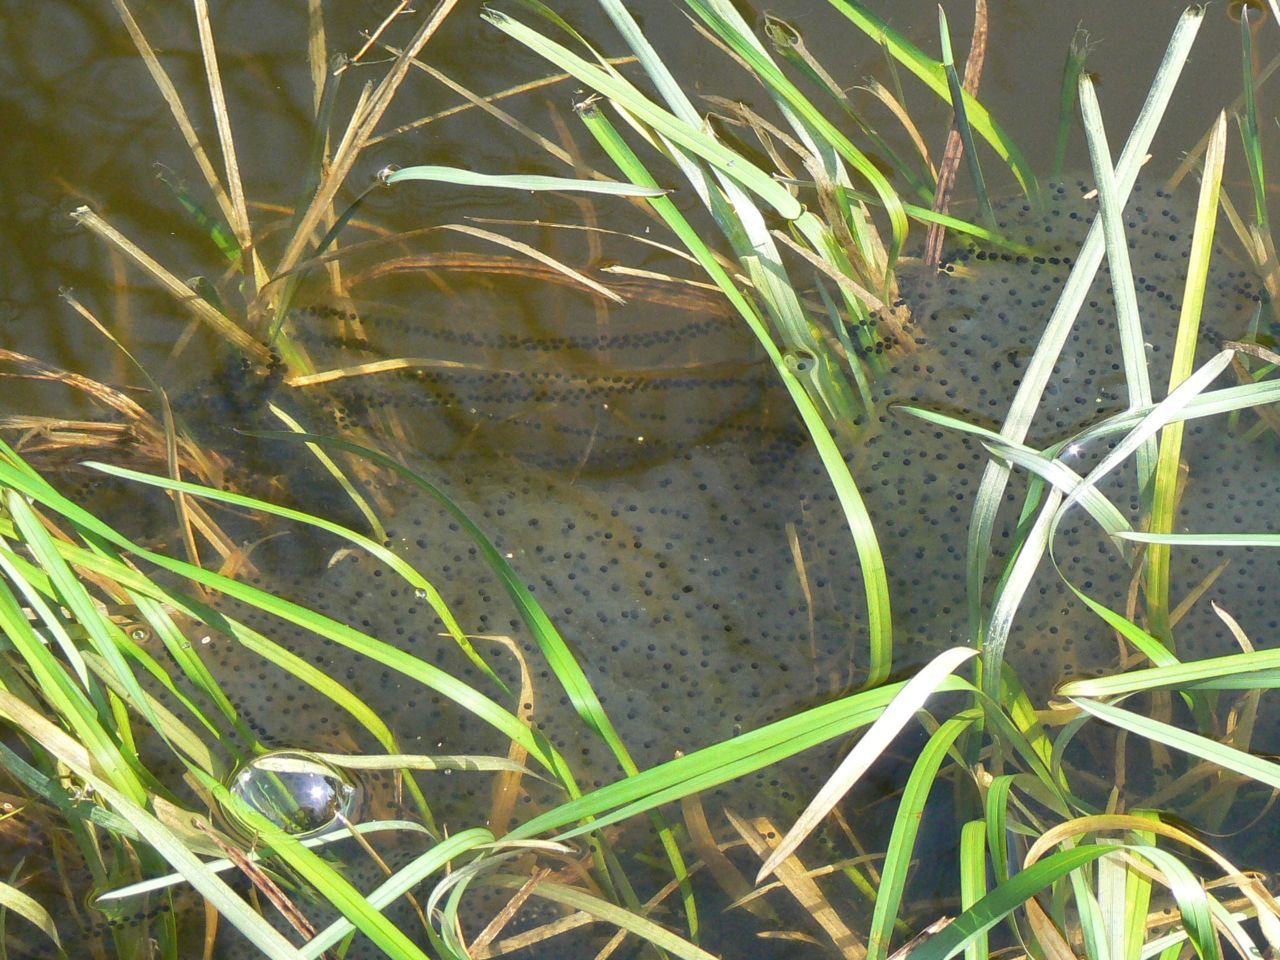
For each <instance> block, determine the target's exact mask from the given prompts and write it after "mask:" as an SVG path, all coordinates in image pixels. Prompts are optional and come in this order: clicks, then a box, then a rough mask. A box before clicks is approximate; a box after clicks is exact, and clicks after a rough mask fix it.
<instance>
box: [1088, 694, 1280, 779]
mask: <svg viewBox="0 0 1280 960" xmlns="http://www.w3.org/2000/svg"><path fill="white" fill-rule="evenodd" d="M1071 702H1072V703H1074V704H1075V705H1076V706H1078V707H1079V708H1080V709H1081V710H1084V711H1085V712H1086V713H1089V714H1091V715H1092V716H1095V717H1097V718H1098V719H1100V720H1104V721H1106V722H1107V723H1110V724H1112V725H1114V726H1117V727H1120V728H1121V729H1123V730H1128V731H1129V732H1130V733H1134V734H1137V735H1138V736H1140V737H1145V738H1146V739H1148V740H1154V741H1156V742H1157V743H1163V744H1164V745H1165V746H1167V747H1172V748H1173V749H1175V750H1181V751H1182V752H1183V753H1187V754H1190V755H1191V756H1193V757H1199V758H1200V759H1201V760H1207V761H1208V762H1209V763H1216V764H1217V765H1218V766H1220V767H1223V768H1224V769H1227V770H1232V771H1234V772H1235V773H1238V774H1240V775H1241V776H1244V777H1249V778H1250V779H1252V780H1256V781H1258V782H1259V783H1262V784H1265V785H1267V786H1269V787H1272V788H1274V789H1278V790H1280V764H1276V763H1272V762H1271V761H1270V760H1265V759H1263V758H1262V757H1257V756H1254V755H1252V754H1249V753H1245V752H1243V751H1242V750H1237V749H1235V748H1234V747H1229V746H1227V745H1226V744H1222V743H1218V742H1217V741H1216V740H1211V739H1209V738H1208V737H1202V736H1201V735H1200V734H1198V733H1190V732H1189V731H1186V730H1182V729H1180V728H1178V727H1175V726H1173V725H1172V724H1168V723H1164V722H1163V721H1160V720H1153V719H1151V718H1150V717H1144V716H1142V715H1141V714H1139V713H1134V712H1132V711H1131V710H1122V709H1120V708H1119V707H1113V706H1111V705H1110V704H1107V703H1102V702H1100V701H1097V700H1092V699H1089V698H1087V697H1072V698H1071Z"/></svg>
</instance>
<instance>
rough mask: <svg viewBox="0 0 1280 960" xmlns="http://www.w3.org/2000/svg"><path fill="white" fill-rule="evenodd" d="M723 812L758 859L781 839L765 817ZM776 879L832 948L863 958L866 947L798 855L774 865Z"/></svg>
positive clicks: (851, 959)
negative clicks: (821, 932)
mask: <svg viewBox="0 0 1280 960" xmlns="http://www.w3.org/2000/svg"><path fill="white" fill-rule="evenodd" d="M725 816H727V817H728V818H729V822H730V823H731V824H733V828H734V829H735V830H737V831H738V834H739V835H740V836H741V837H742V839H743V840H745V841H746V842H747V846H749V847H750V848H751V849H752V851H753V852H754V853H755V854H756V856H758V857H759V858H760V859H761V860H763V861H767V860H768V859H769V858H770V856H771V855H772V854H773V852H774V850H775V849H776V848H777V846H778V844H779V843H780V842H781V840H782V834H781V833H780V832H779V831H778V830H777V828H776V827H774V825H773V824H772V823H770V822H769V820H768V819H767V818H765V817H756V818H755V819H753V820H746V819H744V818H742V817H740V816H739V815H738V814H736V813H734V812H733V811H732V810H725ZM774 873H775V874H776V876H777V878H778V880H779V881H781V883H782V885H783V886H784V887H786V889H787V892H788V893H790V894H791V895H792V896H793V897H794V898H795V900H796V902H797V903H798V904H800V906H801V907H803V908H804V909H805V910H806V911H807V912H808V913H809V915H810V916H812V917H813V920H814V922H815V923H816V924H817V925H818V926H819V927H821V928H822V930H823V932H825V933H826V935H827V936H828V937H830V938H831V942H832V943H834V944H835V945H836V949H838V950H839V951H840V954H841V955H842V956H843V957H844V958H845V960H864V958H865V957H866V955H867V947H866V944H864V943H863V942H862V941H861V940H859V939H858V938H857V936H855V935H854V932H853V931H852V930H850V929H849V927H848V926H847V925H846V924H845V922H844V921H843V920H842V919H841V918H840V915H839V914H838V913H837V912H836V909H835V907H833V906H832V905H831V902H830V901H829V900H828V899H827V898H826V896H825V895H824V894H823V892H822V890H821V888H819V887H818V885H817V884H816V883H815V882H814V881H813V878H812V877H811V876H809V871H808V870H807V869H806V868H805V866H804V864H803V863H801V862H800V859H799V858H798V857H797V856H795V854H792V855H791V856H789V857H787V858H786V859H784V860H783V861H782V862H781V863H779V864H778V865H777V867H776V868H775V870H774Z"/></svg>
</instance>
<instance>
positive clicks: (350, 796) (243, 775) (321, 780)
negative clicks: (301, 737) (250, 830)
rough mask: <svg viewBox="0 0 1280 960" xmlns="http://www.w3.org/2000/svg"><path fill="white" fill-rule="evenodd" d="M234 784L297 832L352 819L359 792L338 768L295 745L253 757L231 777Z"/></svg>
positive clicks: (256, 807)
mask: <svg viewBox="0 0 1280 960" xmlns="http://www.w3.org/2000/svg"><path fill="white" fill-rule="evenodd" d="M230 789H231V793H232V794H233V795H234V796H235V797H237V798H239V799H240V800H242V801H244V803H245V804H246V805H248V807H249V808H250V809H251V810H253V811H254V812H255V813H258V814H261V815H262V816H264V817H266V818H267V819H268V820H270V821H271V822H272V823H273V824H275V825H276V826H277V827H279V828H281V829H282V830H284V831H285V832H287V833H289V834H292V835H293V836H296V837H304V836H310V835H312V834H316V833H320V832H322V831H324V830H327V829H329V828H330V827H332V826H333V825H334V824H335V823H336V822H337V821H338V820H339V818H341V819H344V820H350V819H351V818H352V813H353V811H354V809H355V807H356V802H357V800H358V797H359V791H358V789H357V788H356V785H355V784H354V783H352V782H351V781H350V780H349V779H347V777H346V776H344V775H343V774H342V773H341V772H339V771H338V770H336V769H335V768H334V767H332V766H330V765H329V764H327V763H325V762H324V761H323V760H320V759H319V758H318V757H316V756H314V755H312V754H308V753H301V752H296V751H291V750H277V751H273V752H271V753H264V754H262V755H261V756H260V757H256V758H255V759H253V760H251V761H250V762H249V763H248V764H246V765H245V766H244V767H242V768H241V769H240V770H239V771H238V772H237V773H236V774H235V775H234V776H233V777H232V779H231V785H230ZM230 812H231V815H232V816H233V817H236V814H235V811H234V810H233V811H230ZM236 819H239V818H238V817H237V818H236Z"/></svg>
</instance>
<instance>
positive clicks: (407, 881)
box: [298, 827, 493, 960]
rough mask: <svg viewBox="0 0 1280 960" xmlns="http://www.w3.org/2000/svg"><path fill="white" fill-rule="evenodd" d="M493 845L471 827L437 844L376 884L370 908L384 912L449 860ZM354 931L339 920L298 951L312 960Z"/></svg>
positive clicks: (482, 831) (487, 836)
mask: <svg viewBox="0 0 1280 960" xmlns="http://www.w3.org/2000/svg"><path fill="white" fill-rule="evenodd" d="M492 842H493V834H492V833H490V832H489V831H488V830H485V829H483V828H482V827H472V828H471V829H469V830H463V831H461V832H460V833H457V834H455V835H454V836H452V837H449V838H448V839H446V840H442V841H440V843H438V844H436V845H435V846H434V847H432V848H431V849H430V850H428V851H427V852H426V853H423V854H422V855H421V856H418V857H415V858H414V859H413V860H411V861H410V862H409V863H407V864H405V866H403V867H401V868H400V869H399V870H397V871H396V872H395V873H394V874H392V875H391V876H390V877H388V878H387V879H386V880H384V881H383V882H382V883H381V884H379V886H378V888H377V889H376V890H373V891H372V892H370V894H369V896H368V901H369V905H370V906H371V907H373V908H374V909H377V910H384V909H386V908H387V907H388V906H390V905H391V904H392V903H394V902H395V901H396V900H398V899H399V898H400V897H401V896H403V895H404V894H406V893H408V892H409V891H411V890H412V889H413V888H414V887H416V886H417V885H418V884H419V883H421V882H422V881H423V880H425V879H426V878H427V877H429V876H431V875H432V874H433V873H435V872H436V871H437V870H440V869H441V868H443V867H444V866H445V865H447V864H448V863H449V861H451V860H453V859H454V858H456V857H459V856H461V855H463V854H465V853H467V852H468V851H470V850H473V849H475V848H476V847H477V846H480V845H481V844H485V843H492ZM354 930H355V925H354V924H353V923H352V922H351V921H350V920H348V919H347V918H346V917H342V918H340V919H338V920H335V921H334V922H333V923H331V924H329V926H327V927H325V928H324V929H323V930H321V931H319V932H318V933H317V934H316V935H315V936H314V937H312V938H311V939H310V940H308V941H307V943H306V944H305V945H304V946H303V947H302V949H301V950H299V951H298V952H299V953H300V954H301V955H302V956H303V957H305V958H307V960H315V958H316V957H319V956H320V955H321V954H322V953H324V952H325V951H326V950H328V949H329V948H330V947H332V946H334V945H336V944H337V943H338V941H340V940H341V939H342V938H343V937H345V936H347V934H349V933H351V932H352V931H354Z"/></svg>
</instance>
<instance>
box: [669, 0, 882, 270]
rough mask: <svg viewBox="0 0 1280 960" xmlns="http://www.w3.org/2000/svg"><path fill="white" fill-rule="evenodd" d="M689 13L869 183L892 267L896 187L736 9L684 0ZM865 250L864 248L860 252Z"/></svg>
mask: <svg viewBox="0 0 1280 960" xmlns="http://www.w3.org/2000/svg"><path fill="white" fill-rule="evenodd" d="M685 2H686V4H687V5H688V6H689V7H690V9H692V10H693V12H694V13H695V14H697V16H698V17H699V18H701V19H702V21H703V22H704V23H705V24H707V26H708V27H710V29H711V30H712V31H713V32H714V33H715V34H716V35H717V36H718V37H719V38H720V39H721V40H723V41H724V42H725V43H726V44H728V45H729V47H730V48H731V49H732V50H733V51H734V53H736V54H737V55H738V56H739V57H741V58H742V59H743V60H744V61H745V62H746V63H747V65H748V66H749V67H750V69H751V72H752V74H753V75H754V76H755V77H757V78H758V79H759V80H760V82H761V83H763V84H764V86H765V88H766V89H767V90H768V91H769V93H770V94H771V95H772V96H773V97H774V98H775V100H777V101H778V103H779V106H780V107H782V108H784V109H788V110H791V111H794V113H795V115H796V117H797V118H798V119H799V120H800V121H801V122H802V123H803V124H804V125H805V127H807V128H808V129H810V130H812V131H813V132H814V133H815V134H816V135H817V136H818V137H819V138H820V140H821V141H822V142H823V143H824V144H826V145H829V147H830V148H832V149H834V150H835V151H836V152H837V153H838V154H839V155H840V157H841V158H843V160H844V161H845V162H846V163H848V164H849V165H850V166H851V167H853V169H854V170H856V171H857V172H858V173H859V174H860V175H861V176H862V177H864V178H865V179H866V180H867V182H868V183H870V184H871V187H872V189H873V190H875V192H876V195H877V196H878V197H879V198H880V201H881V203H882V205H883V207H884V210H885V213H886V214H887V215H888V217H889V223H890V227H891V230H892V237H893V239H892V242H891V245H890V249H889V255H888V264H889V266H890V268H891V267H892V265H893V263H894V261H896V260H897V258H898V254H899V253H900V252H901V250H902V246H903V244H904V243H905V241H906V236H907V217H906V214H905V213H904V212H903V209H902V201H901V200H900V199H899V197H898V194H897V191H895V190H894V189H893V187H892V186H891V185H890V184H889V181H888V180H887V179H886V178H885V176H884V174H882V173H881V172H880V170H879V169H878V168H877V167H876V166H875V164H873V163H872V162H871V160H870V158H869V157H867V155H866V154H865V153H863V151H862V150H860V149H858V147H857V146H856V145H855V144H854V143H853V141H851V140H850V139H849V138H848V137H846V136H845V135H844V133H843V132H842V131H841V130H839V129H838V128H837V127H836V126H835V125H834V124H832V123H831V122H830V121H829V120H827V118H826V117H824V116H823V115H822V114H821V113H820V112H819V111H818V110H817V108H815V107H814V106H813V104H812V103H811V102H810V101H809V99H808V98H807V97H806V96H805V95H804V94H803V93H802V92H801V91H800V89H799V88H798V87H796V86H795V84H793V83H792V82H791V81H790V80H789V79H788V78H787V77H786V75H785V74H783V73H782V71H781V70H779V69H778V66H777V64H775V63H774V62H773V60H772V59H771V58H770V57H769V56H768V54H767V52H766V51H765V49H764V46H763V44H762V43H761V42H760V41H759V39H758V38H757V37H756V36H755V35H754V33H752V32H751V30H750V29H749V28H748V27H747V24H746V22H745V21H744V20H743V19H742V17H741V15H739V14H738V13H737V11H736V10H734V9H733V7H732V6H731V5H729V4H728V3H725V2H723V0H685ZM867 252H868V251H866V250H865V248H864V255H865V254H866V253H867Z"/></svg>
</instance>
